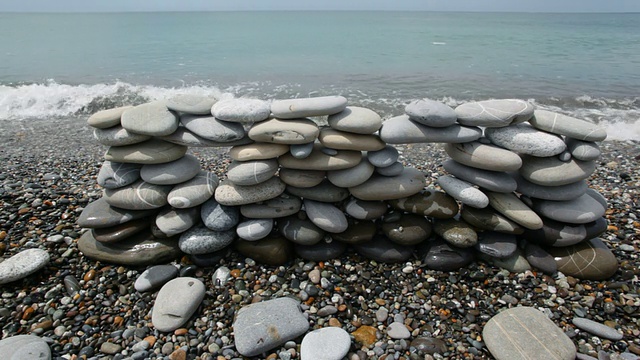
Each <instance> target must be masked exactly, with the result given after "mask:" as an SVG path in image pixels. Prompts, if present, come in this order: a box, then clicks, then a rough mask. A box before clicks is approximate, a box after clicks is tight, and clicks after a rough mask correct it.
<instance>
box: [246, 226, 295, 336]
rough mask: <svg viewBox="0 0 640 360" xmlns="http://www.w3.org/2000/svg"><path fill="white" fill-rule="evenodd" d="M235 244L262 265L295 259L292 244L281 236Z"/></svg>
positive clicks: (282, 263)
mask: <svg viewBox="0 0 640 360" xmlns="http://www.w3.org/2000/svg"><path fill="white" fill-rule="evenodd" d="M235 244H236V250H238V252H239V253H240V254H242V255H243V256H246V257H248V258H251V259H253V260H255V261H256V262H259V263H262V264H267V265H274V266H279V265H284V264H285V263H286V262H287V261H289V260H290V259H291V258H292V257H293V247H292V244H291V243H290V242H289V241H288V240H287V239H285V238H283V237H280V236H273V235H272V236H267V237H266V238H264V239H260V240H258V241H247V240H243V239H238V240H237V241H236V243H235ZM236 340H237V338H236Z"/></svg>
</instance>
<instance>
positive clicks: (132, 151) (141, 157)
mask: <svg viewBox="0 0 640 360" xmlns="http://www.w3.org/2000/svg"><path fill="white" fill-rule="evenodd" d="M186 152H187V147H186V146H181V145H176V144H172V143H170V142H166V141H162V140H158V139H155V138H152V139H151V140H148V141H145V142H141V143H139V144H133V145H127V146H112V147H110V148H109V149H107V152H106V153H105V155H104V159H105V160H109V161H115V162H123V163H136V164H162V163H167V162H170V161H173V160H178V159H180V158H181V157H183V156H184V154H185V153H186Z"/></svg>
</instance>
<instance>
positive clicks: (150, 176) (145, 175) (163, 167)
mask: <svg viewBox="0 0 640 360" xmlns="http://www.w3.org/2000/svg"><path fill="white" fill-rule="evenodd" d="M199 172H200V160H198V158H197V157H195V156H193V155H189V154H187V155H185V156H184V157H182V158H180V159H178V160H174V161H171V162H168V163H164V164H147V165H143V166H142V168H141V169H140V177H141V178H142V180H144V181H146V182H148V183H150V184H155V185H176V184H179V183H183V182H185V181H188V180H191V179H193V178H194V177H195V176H196V175H198V173H199Z"/></svg>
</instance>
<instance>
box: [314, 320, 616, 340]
mask: <svg viewBox="0 0 640 360" xmlns="http://www.w3.org/2000/svg"><path fill="white" fill-rule="evenodd" d="M571 322H572V323H573V325H575V326H577V327H578V328H579V329H581V330H584V331H586V332H588V333H591V334H593V335H596V336H598V337H601V338H605V339H609V340H613V341H619V340H622V338H623V335H622V334H620V333H619V332H618V331H617V330H616V329H613V328H610V327H608V326H607V325H605V324H601V323H599V322H595V321H593V320H589V319H585V318H579V317H574V318H573V320H571ZM303 341H304V340H303Z"/></svg>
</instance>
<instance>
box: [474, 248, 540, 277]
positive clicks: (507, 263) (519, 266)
mask: <svg viewBox="0 0 640 360" xmlns="http://www.w3.org/2000/svg"><path fill="white" fill-rule="evenodd" d="M484 259H485V260H488V261H489V262H490V263H491V264H493V265H494V266H498V267H500V268H503V269H505V270H508V271H509V272H512V273H522V272H525V271H527V270H531V265H530V264H529V262H528V261H527V259H526V258H525V257H524V254H523V253H522V250H520V249H519V248H518V249H516V251H515V252H514V253H513V254H511V256H508V257H504V258H486V257H485V258H484Z"/></svg>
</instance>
